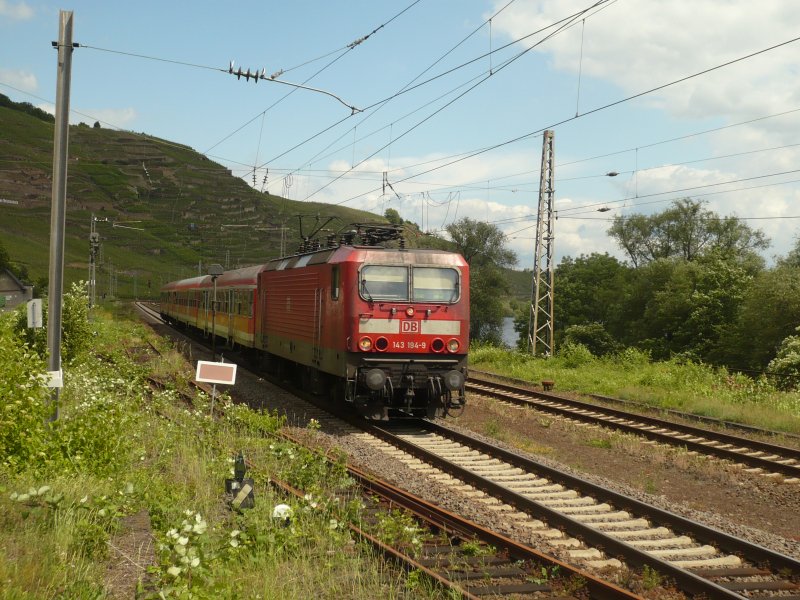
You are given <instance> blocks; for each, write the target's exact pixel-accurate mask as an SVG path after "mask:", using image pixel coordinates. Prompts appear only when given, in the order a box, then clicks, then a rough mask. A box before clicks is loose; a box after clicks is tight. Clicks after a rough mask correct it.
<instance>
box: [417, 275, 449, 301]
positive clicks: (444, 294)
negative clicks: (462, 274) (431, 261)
mask: <svg viewBox="0 0 800 600" xmlns="http://www.w3.org/2000/svg"><path fill="white" fill-rule="evenodd" d="M458 296H459V286H458V271H456V270H455V269H449V268H444V267H414V268H413V292H412V298H413V299H414V301H415V302H455V301H456V300H458Z"/></svg>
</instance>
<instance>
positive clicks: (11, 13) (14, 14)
mask: <svg viewBox="0 0 800 600" xmlns="http://www.w3.org/2000/svg"><path fill="white" fill-rule="evenodd" d="M33 14H34V12H33V9H32V8H31V7H30V6H28V5H27V3H25V2H17V3H16V4H15V3H11V2H7V0H0V18H8V19H10V20H12V21H27V20H28V19H32V18H33Z"/></svg>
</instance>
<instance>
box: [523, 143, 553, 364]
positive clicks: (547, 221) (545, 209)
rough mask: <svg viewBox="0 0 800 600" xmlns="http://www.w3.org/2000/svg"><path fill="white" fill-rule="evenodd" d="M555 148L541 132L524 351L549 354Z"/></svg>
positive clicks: (551, 349)
mask: <svg viewBox="0 0 800 600" xmlns="http://www.w3.org/2000/svg"><path fill="white" fill-rule="evenodd" d="M554 156H555V148H554V146H553V132H552V131H550V130H549V129H548V130H547V131H545V132H544V136H543V139H542V167H541V172H540V176H539V213H538V217H537V222H536V254H535V256H534V266H533V284H532V286H531V287H532V291H531V311H530V315H529V319H528V351H529V352H531V353H532V354H533V355H537V354H543V355H544V356H552V355H553V352H554V351H555V345H554V343H553V307H554V303H553V268H554V266H553V242H554V239H555V218H554V212H553V199H554V197H555V187H554V184H555V172H554V171H555V162H554V160H555V159H554Z"/></svg>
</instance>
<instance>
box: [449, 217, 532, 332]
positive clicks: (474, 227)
mask: <svg viewBox="0 0 800 600" xmlns="http://www.w3.org/2000/svg"><path fill="white" fill-rule="evenodd" d="M445 229H446V231H447V233H449V234H450V237H451V238H452V239H453V243H454V244H455V246H456V250H457V251H458V252H459V253H461V255H462V256H463V257H464V259H465V260H466V261H467V263H469V266H470V287H469V289H470V337H471V338H472V339H474V340H480V341H486V342H492V343H497V344H499V343H500V342H501V330H502V326H503V304H502V302H501V301H500V297H501V295H502V294H503V293H507V291H508V283H507V282H506V280H505V278H504V277H503V272H502V271H501V270H500V267H510V266H512V265H514V264H516V262H517V256H516V254H514V252H513V251H512V250H509V249H508V248H506V245H505V244H506V237H505V234H504V233H503V232H502V231H500V229H499V228H498V227H497V226H496V225H492V224H490V223H483V222H479V221H473V220H472V219H470V218H468V217H464V218H463V219H461V220H460V221H457V222H455V223H451V224H450V225H448V226H447V227H446V228H445Z"/></svg>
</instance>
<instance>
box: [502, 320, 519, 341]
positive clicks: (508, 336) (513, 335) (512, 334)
mask: <svg viewBox="0 0 800 600" xmlns="http://www.w3.org/2000/svg"><path fill="white" fill-rule="evenodd" d="M500 335H501V337H502V338H503V343H504V344H505V345H506V346H509V347H510V348H516V347H517V338H519V336H518V335H517V332H516V331H514V317H504V318H503V329H502V330H501V334H500Z"/></svg>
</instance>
